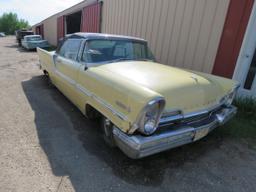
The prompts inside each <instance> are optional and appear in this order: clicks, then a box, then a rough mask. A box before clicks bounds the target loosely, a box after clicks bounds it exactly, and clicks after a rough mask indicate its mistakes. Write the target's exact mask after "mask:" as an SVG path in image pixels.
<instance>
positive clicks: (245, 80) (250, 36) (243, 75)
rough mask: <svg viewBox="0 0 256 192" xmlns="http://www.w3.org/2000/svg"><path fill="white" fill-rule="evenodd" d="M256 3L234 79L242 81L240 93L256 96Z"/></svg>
mask: <svg viewBox="0 0 256 192" xmlns="http://www.w3.org/2000/svg"><path fill="white" fill-rule="evenodd" d="M255 34H256V3H254V5H253V9H252V13H251V17H250V21H249V23H248V26H247V31H246V34H245V37H244V41H243V45H242V48H241V50H240V54H239V58H238V60H237V64H236V69H235V73H234V77H233V79H235V80H237V81H239V82H240V83H241V88H240V95H242V96H253V97H256V35H255Z"/></svg>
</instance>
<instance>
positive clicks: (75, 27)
mask: <svg viewBox="0 0 256 192" xmlns="http://www.w3.org/2000/svg"><path fill="white" fill-rule="evenodd" d="M81 21H82V11H78V12H76V13H73V14H70V15H67V16H66V34H71V33H76V32H80V31H81Z"/></svg>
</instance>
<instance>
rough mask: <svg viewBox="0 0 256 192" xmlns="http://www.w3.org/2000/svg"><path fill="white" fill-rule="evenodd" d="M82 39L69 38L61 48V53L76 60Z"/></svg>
mask: <svg viewBox="0 0 256 192" xmlns="http://www.w3.org/2000/svg"><path fill="white" fill-rule="evenodd" d="M80 44H81V39H67V40H66V41H65V42H64V43H63V45H62V46H61V48H60V50H59V55H60V56H62V57H65V58H67V59H71V60H76V58H77V54H78V51H79V48H80Z"/></svg>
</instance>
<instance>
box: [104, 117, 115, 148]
mask: <svg viewBox="0 0 256 192" xmlns="http://www.w3.org/2000/svg"><path fill="white" fill-rule="evenodd" d="M113 128H114V125H113V123H112V122H111V121H110V120H109V119H108V118H106V117H104V116H102V118H101V129H102V131H103V137H104V140H105V142H106V143H107V144H108V145H109V146H110V147H115V141H114V137H113Z"/></svg>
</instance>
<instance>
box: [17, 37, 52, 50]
mask: <svg viewBox="0 0 256 192" xmlns="http://www.w3.org/2000/svg"><path fill="white" fill-rule="evenodd" d="M21 45H22V47H24V48H25V49H28V50H30V49H36V48H37V47H40V48H48V47H50V45H49V44H48V41H47V40H43V39H42V36H41V35H26V36H24V39H23V40H21Z"/></svg>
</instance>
